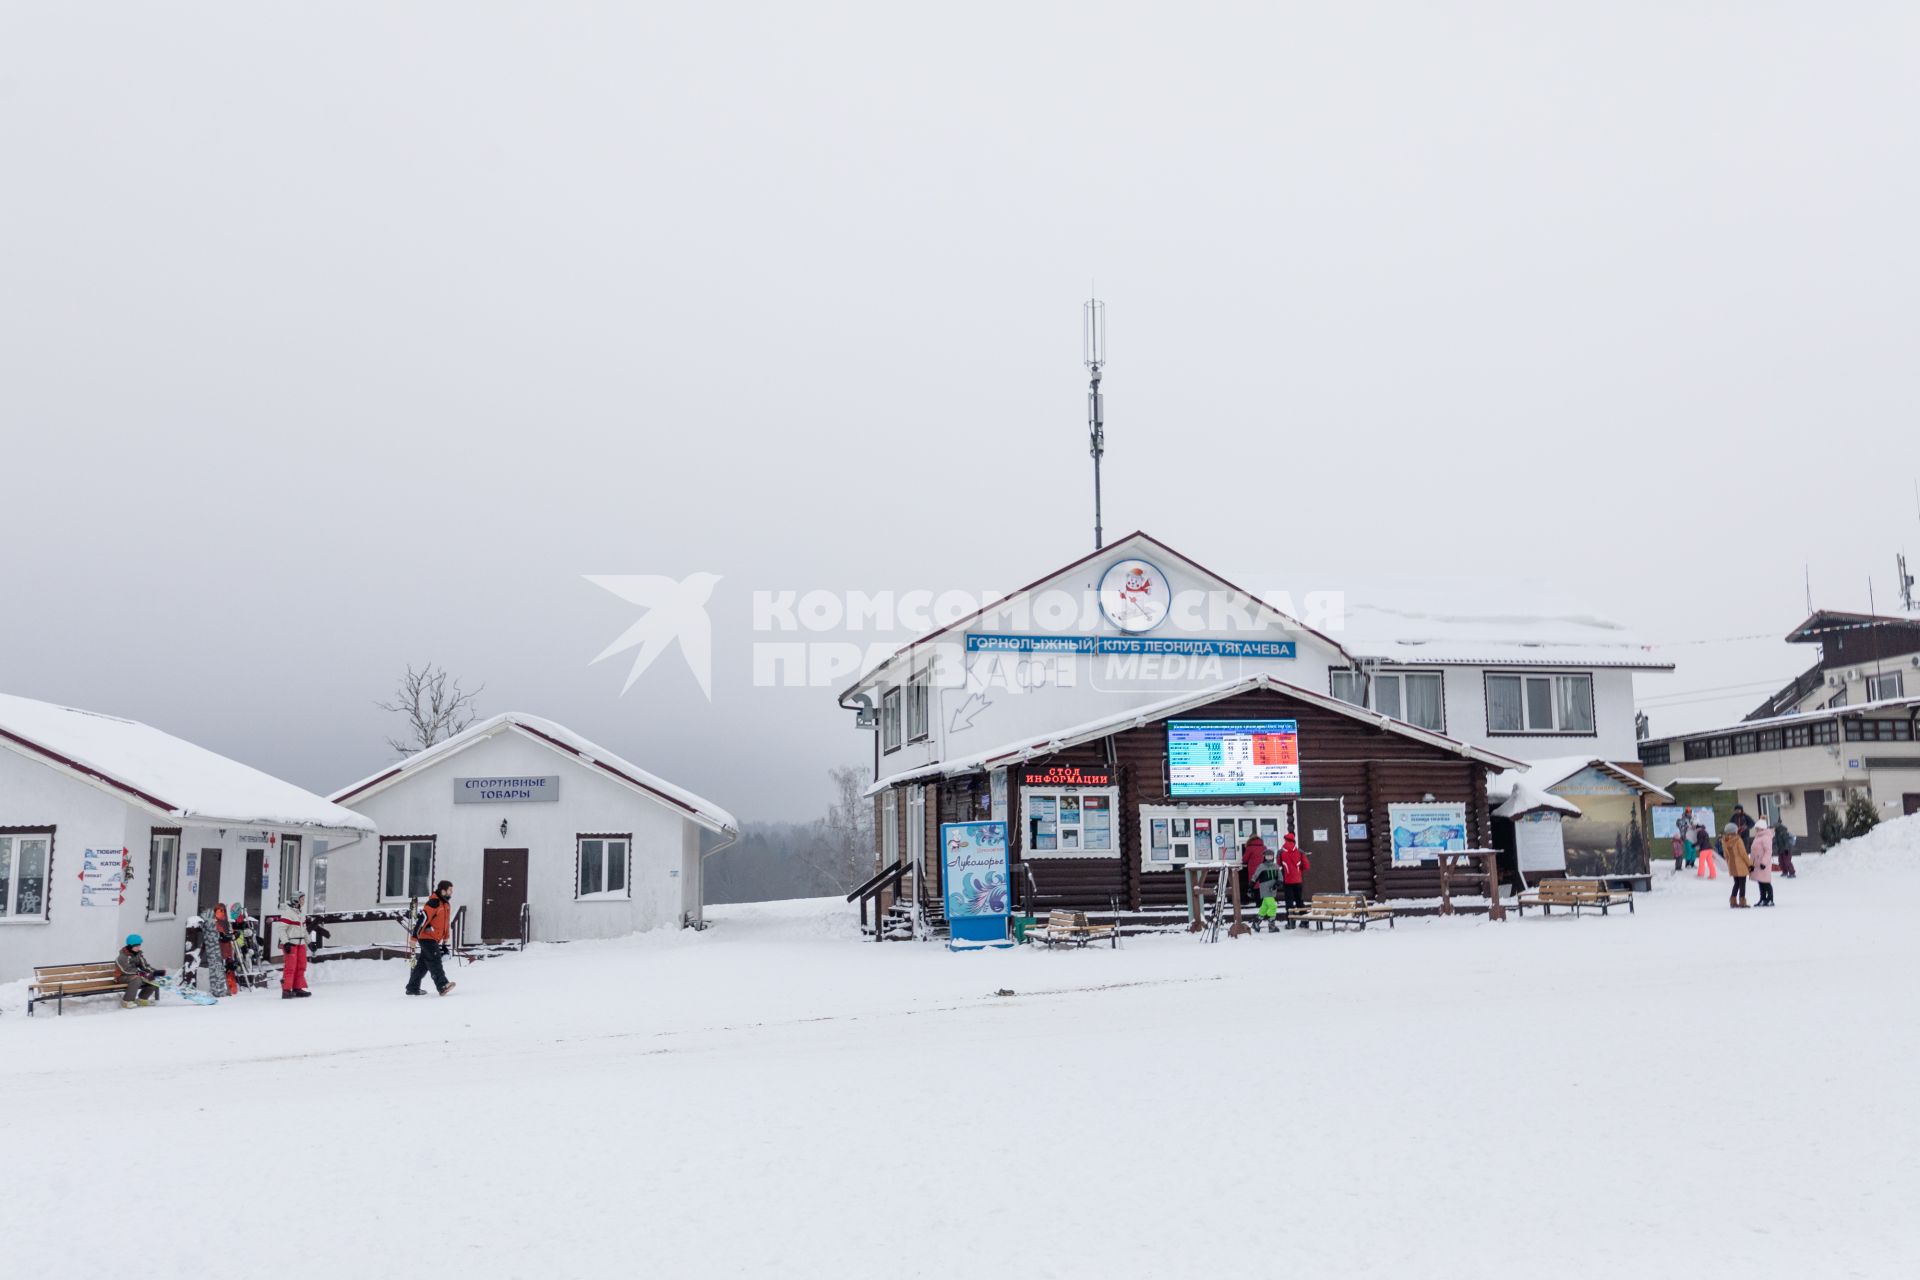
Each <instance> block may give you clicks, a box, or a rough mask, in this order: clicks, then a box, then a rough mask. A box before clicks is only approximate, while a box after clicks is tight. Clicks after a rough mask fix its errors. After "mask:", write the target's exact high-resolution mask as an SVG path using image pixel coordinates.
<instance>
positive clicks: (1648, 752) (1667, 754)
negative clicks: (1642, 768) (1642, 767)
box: [1640, 742, 1673, 764]
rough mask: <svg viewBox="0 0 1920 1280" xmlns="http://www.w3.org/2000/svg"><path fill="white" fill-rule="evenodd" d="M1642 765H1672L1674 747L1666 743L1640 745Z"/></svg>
mask: <svg viewBox="0 0 1920 1280" xmlns="http://www.w3.org/2000/svg"><path fill="white" fill-rule="evenodd" d="M1640 763H1641V764H1672V763H1673V745H1672V744H1671V743H1666V742H1643V743H1641V744H1640Z"/></svg>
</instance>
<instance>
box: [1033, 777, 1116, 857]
mask: <svg viewBox="0 0 1920 1280" xmlns="http://www.w3.org/2000/svg"><path fill="white" fill-rule="evenodd" d="M1119 812H1120V788H1118V787H1073V788H1052V787H1022V788H1020V813H1021V821H1022V822H1024V823H1025V824H1026V827H1025V830H1026V833H1027V839H1026V855H1025V856H1027V857H1029V858H1111V857H1114V856H1115V855H1117V854H1118V853H1119V852H1120V824H1119Z"/></svg>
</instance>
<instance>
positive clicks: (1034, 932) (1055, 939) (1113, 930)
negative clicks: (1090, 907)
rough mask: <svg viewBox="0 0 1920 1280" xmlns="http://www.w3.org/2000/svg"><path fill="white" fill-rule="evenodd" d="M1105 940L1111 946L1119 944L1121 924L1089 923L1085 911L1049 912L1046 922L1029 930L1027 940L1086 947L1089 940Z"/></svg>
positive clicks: (1048, 945) (1043, 943)
mask: <svg viewBox="0 0 1920 1280" xmlns="http://www.w3.org/2000/svg"><path fill="white" fill-rule="evenodd" d="M1103 940H1104V941H1105V942H1106V943H1107V944H1108V945H1109V946H1114V947H1117V946H1119V945H1120V929H1119V926H1117V925H1111V924H1088V923H1087V913H1086V912H1084V911H1052V912H1049V913H1048V914H1047V922H1046V923H1045V924H1043V925H1041V926H1040V927H1039V928H1037V929H1028V930H1027V941H1028V942H1036V943H1039V944H1040V945H1041V946H1043V947H1084V946H1086V945H1087V944H1088V943H1089V942H1100V941H1103Z"/></svg>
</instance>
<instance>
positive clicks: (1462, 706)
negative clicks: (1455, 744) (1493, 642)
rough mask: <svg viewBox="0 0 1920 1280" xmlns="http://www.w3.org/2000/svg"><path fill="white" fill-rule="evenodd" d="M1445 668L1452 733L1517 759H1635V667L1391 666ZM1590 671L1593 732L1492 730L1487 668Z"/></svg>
mask: <svg viewBox="0 0 1920 1280" xmlns="http://www.w3.org/2000/svg"><path fill="white" fill-rule="evenodd" d="M1394 669H1400V670H1407V671H1423V670H1431V671H1442V672H1444V673H1445V675H1446V685H1445V688H1446V703H1447V727H1446V733H1447V736H1448V737H1450V738H1458V739H1459V740H1461V741H1462V742H1470V743H1473V744H1474V745H1475V746H1482V747H1485V748H1487V749H1488V750H1489V751H1497V752H1499V753H1500V754H1501V755H1503V756H1511V757H1512V758H1513V759H1515V760H1529V761H1531V760H1553V759H1557V758H1559V757H1562V756H1579V755H1590V756H1593V757H1595V758H1597V759H1601V760H1636V759H1638V758H1639V743H1638V742H1637V741H1636V740H1635V738H1634V736H1633V714H1634V710H1635V703H1634V699H1633V672H1632V671H1630V670H1625V669H1622V668H1618V667H1597V668H1591V669H1589V668H1585V667H1549V666H1541V667H1419V666H1415V665H1413V664H1407V665H1406V666H1404V667H1402V668H1387V670H1394ZM1490 670H1491V671H1495V672H1506V673H1512V674H1519V673H1522V672H1554V673H1565V672H1569V671H1587V672H1588V673H1589V674H1591V675H1592V676H1593V726H1594V732H1593V733H1591V734H1538V735H1518V736H1515V735H1510V734H1500V735H1498V736H1495V735H1493V734H1491V733H1489V732H1488V731H1487V697H1486V673H1487V672H1488V671H1490Z"/></svg>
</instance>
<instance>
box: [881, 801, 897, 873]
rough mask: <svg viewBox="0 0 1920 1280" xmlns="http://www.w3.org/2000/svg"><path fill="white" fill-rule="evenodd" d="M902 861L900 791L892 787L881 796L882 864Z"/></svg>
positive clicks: (890, 864)
mask: <svg viewBox="0 0 1920 1280" xmlns="http://www.w3.org/2000/svg"><path fill="white" fill-rule="evenodd" d="M898 861H900V793H899V792H898V791H897V790H895V789H894V788H892V787H889V788H887V790H886V793H885V794H884V795H882V796H881V797H880V865H881V866H882V867H890V866H892V865H893V864H894V863H896V862H898Z"/></svg>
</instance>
